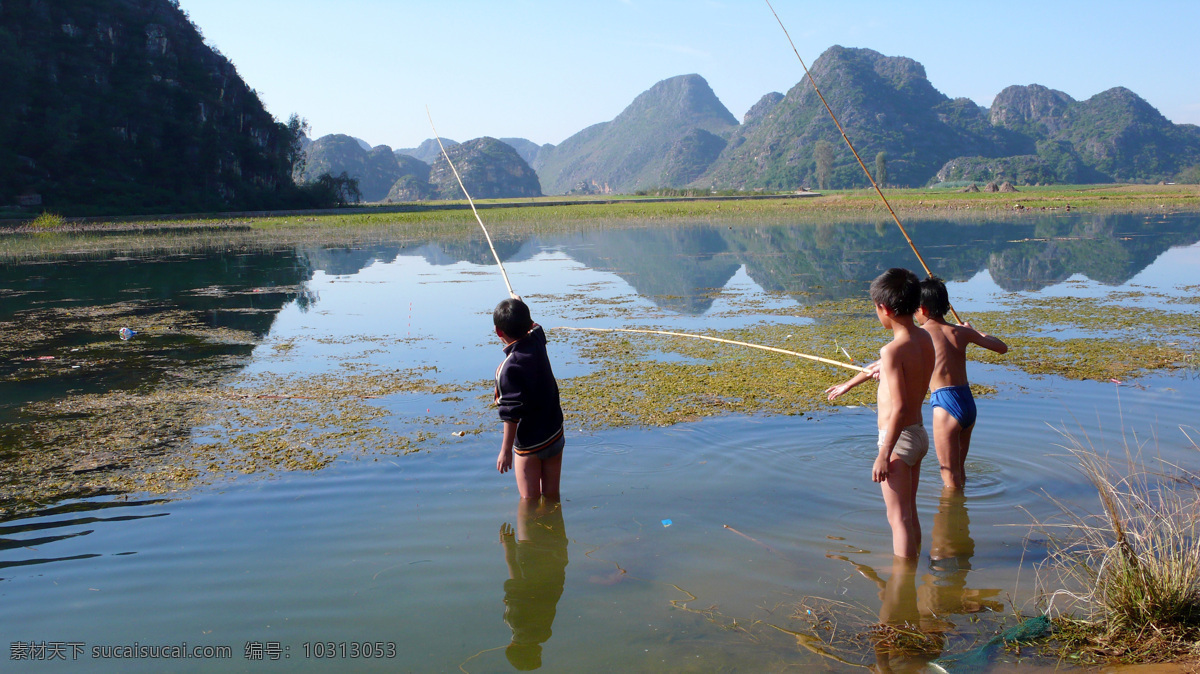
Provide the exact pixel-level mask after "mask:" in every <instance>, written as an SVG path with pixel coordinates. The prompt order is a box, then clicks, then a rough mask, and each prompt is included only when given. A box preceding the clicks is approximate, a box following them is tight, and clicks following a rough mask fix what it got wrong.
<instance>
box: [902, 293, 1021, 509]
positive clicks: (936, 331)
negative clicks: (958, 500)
mask: <svg viewBox="0 0 1200 674" xmlns="http://www.w3.org/2000/svg"><path fill="white" fill-rule="evenodd" d="M949 310H950V298H949V296H948V295H947V294H946V284H945V283H943V282H942V280H941V279H940V278H938V277H936V276H931V277H929V278H927V279H925V280H924V281H922V282H921V308H920V309H919V310H918V311H917V316H916V318H917V323H920V324H921V327H922V328H924V330H925V332H927V333H929V336H930V337H931V338H933V348H934V353H935V354H936V359H935V361H934V366H933V377H932V378H931V379H930V380H929V387H930V388H931V389H932V390H933V393H932V394H931V395H930V397H929V402H930V405H931V406H932V407H933V445H934V448H935V450H936V451H937V457H938V464H939V465H940V466H941V468H942V484H943V485H944V486H945V487H947V488H950V489H962V488H963V485H965V484H966V481H967V476H966V468H965V466H966V462H967V449H968V448H969V447H970V445H971V431H972V430H974V428H975V399H974V398H973V397H972V396H971V387H970V385H969V384H968V383H967V346H969V345H971V344H978V345H979V346H982V347H983V348H985V349H990V350H992V351H995V352H996V353H1005V352H1007V351H1008V346H1007V345H1006V344H1005V343H1004V342H1002V341H1000V340H999V339H996V338H995V337H991V336H989V335H986V334H984V333H982V332H979V331H978V330H976V329H975V328H973V327H971V324H970V323H969V322H966V323H963V324H962V325H950V324H949V323H947V322H946V312H947V311H949Z"/></svg>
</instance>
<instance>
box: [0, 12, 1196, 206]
mask: <svg viewBox="0 0 1200 674" xmlns="http://www.w3.org/2000/svg"><path fill="white" fill-rule="evenodd" d="M0 73H3V76H4V83H3V86H2V87H0V91H2V94H0V95H2V96H3V104H2V105H0V208H5V209H14V208H19V209H24V210H20V211H19V212H21V213H30V212H36V211H37V210H41V209H44V208H51V209H56V210H67V211H70V212H74V213H80V214H84V213H106V212H110V213H115V212H130V213H133V212H147V211H153V210H162V211H169V210H175V211H187V210H229V209H239V210H242V209H247V210H248V209H266V208H294V207H306V206H316V205H323V204H329V203H337V202H338V201H341V200H342V198H341V197H340V196H338V195H336V194H332V193H329V194H327V193H325V192H321V190H325V189H326V188H328V189H332V190H336V189H337V187H336V184H337V181H332V182H331V181H325V182H322V181H321V180H318V178H320V176H321V175H322V174H324V173H330V174H332V175H334V176H337V175H339V174H341V173H345V174H346V175H347V176H349V177H353V178H356V179H357V180H358V182H359V189H360V190H361V192H362V197H363V199H364V200H366V201H387V200H393V201H396V200H413V199H434V198H457V197H458V195H459V194H460V192H461V190H459V189H458V187H457V185H456V184H451V183H450V182H449V181H448V180H447V179H446V177H447V174H446V172H445V171H443V170H440V169H439V167H438V163H439V162H444V159H443V158H442V156H441V150H440V148H439V147H438V145H437V143H436V141H434V140H432V139H431V140H426V141H425V142H423V143H421V145H419V146H418V147H415V148H401V149H399V150H393V149H391V148H389V147H388V146H386V145H379V146H371V145H370V144H369V143H367V142H366V141H364V140H362V139H360V138H354V137H352V136H346V135H331V136H325V137H323V138H319V139H317V140H314V141H311V142H309V141H308V139H306V138H301V137H300V136H299V133H300V130H301V128H302V127H303V125H302V124H300V120H299V118H295V119H294V120H292V121H291V122H289V124H282V123H280V122H279V121H277V120H275V119H274V118H272V117H271V115H270V114H269V113H268V112H267V111H266V110H265V109H264V108H263V105H262V103H261V101H260V100H259V98H258V96H257V94H255V92H254V90H253V89H251V88H250V87H249V86H248V85H247V84H246V83H245V82H243V81H242V80H241V78H240V77H239V76H238V73H237V70H236V69H235V67H234V65H233V64H232V63H230V62H229V61H228V60H227V59H226V58H225V57H224V56H222V55H220V54H219V53H217V52H216V51H214V50H213V49H212V48H210V47H208V46H206V45H205V44H204V40H203V38H202V37H201V35H200V33H199V31H198V30H197V29H196V27H195V26H193V25H192V24H191V23H190V21H189V20H188V18H187V16H186V15H185V14H184V13H183V12H182V10H180V8H179V6H178V3H177V2H176V1H175V0H109V1H107V2H101V1H100V0H79V1H78V2H47V1H46V0H0ZM812 74H813V77H814V78H815V80H816V81H817V83H818V84H819V85H820V87H821V90H822V92H823V93H824V95H825V98H826V99H827V100H828V101H829V104H830V105H831V106H832V107H833V109H834V110H835V112H836V113H837V114H838V116H839V118H840V120H841V122H842V124H843V125H844V127H845V129H846V133H847V135H848V136H849V138H850V139H851V140H852V141H853V142H854V143H855V146H856V147H857V149H858V150H859V153H860V154H861V155H862V157H863V159H864V160H865V161H866V162H867V165H868V167H869V168H871V170H875V159H876V155H878V154H880V153H883V154H884V156H885V157H886V167H887V174H888V178H887V183H888V184H889V185H893V186H920V185H927V184H930V183H934V182H939V181H941V182H952V181H964V182H965V181H976V182H985V181H993V180H1008V181H1011V182H1014V183H1017V184H1022V183H1025V184H1029V183H1064V182H1069V183H1087V182H1113V181H1121V182H1158V181H1163V180H1172V179H1174V178H1175V177H1176V176H1185V175H1186V176H1200V127H1197V126H1196V125H1192V124H1173V123H1172V122H1171V121H1170V120H1168V119H1166V118H1165V117H1163V116H1162V115H1161V114H1160V113H1159V112H1158V111H1157V110H1156V109H1154V107H1153V106H1151V105H1150V104H1149V103H1147V102H1146V101H1145V100H1143V99H1142V98H1140V97H1139V96H1138V95H1137V94H1135V93H1134V92H1132V91H1130V90H1128V89H1125V88H1122V87H1116V88H1113V89H1109V90H1107V91H1103V92H1101V93H1099V94H1096V95H1095V96H1092V97H1091V98H1088V99H1086V100H1082V101H1077V100H1074V99H1073V98H1071V97H1070V96H1068V95H1067V94H1065V93H1063V92H1061V91H1056V90H1054V89H1050V88H1047V87H1045V86H1041V85H1038V84H1031V85H1027V86H1012V87H1008V88H1007V89H1004V90H1003V91H1001V92H1000V93H999V94H998V95H997V96H996V98H995V100H994V101H993V102H992V105H991V107H990V108H984V107H981V106H979V105H976V104H975V103H973V102H972V101H970V100H968V99H965V98H956V99H951V98H949V97H947V96H946V95H944V94H942V93H941V92H939V91H938V90H937V89H935V88H934V86H933V85H932V84H931V83H930V82H929V80H928V78H927V77H926V73H925V69H924V67H922V66H921V64H919V63H917V62H916V61H914V60H912V59H908V58H903V57H892V56H884V55H882V54H879V53H878V52H875V51H872V50H869V49H850V48H845V47H840V46H834V47H831V48H829V49H828V50H827V51H825V53H823V54H822V55H821V56H820V57H819V58H818V59H817V60H816V61H815V62H814V63H813V65H812ZM443 140H444V142H445V144H446V147H447V150H448V151H450V152H452V153H455V156H456V157H459V159H456V160H455V161H456V163H457V162H459V161H461V162H462V164H463V166H461V167H460V170H462V169H464V168H465V169H466V171H465V172H466V174H467V175H464V180H467V181H468V189H469V190H470V191H471V192H472V195H473V196H476V195H478V196H480V197H484V196H492V197H508V196H514V197H515V196H532V195H538V194H541V193H542V191H543V190H544V191H545V192H546V193H549V194H580V193H584V194H587V193H593V194H594V193H630V192H635V191H638V190H649V189H652V188H656V187H695V188H715V189H757V188H767V189H784V190H790V189H795V188H799V187H802V186H817V183H818V181H817V161H816V154H815V152H814V150H815V148H816V147H817V146H818V144H819V143H821V142H822V141H824V142H828V143H829V144H830V145H831V147H832V148H833V160H832V163H831V165H830V166H829V167H828V168H829V170H828V172H827V173H828V181H827V184H828V186H829V187H834V188H838V187H846V188H849V187H861V186H864V185H866V184H867V182H866V178H865V176H864V175H863V173H862V171H861V170H860V168H859V167H858V165H857V163H856V162H855V160H854V159H853V157H852V156H851V155H850V153H849V151H848V150H847V148H846V147H845V144H844V143H843V142H842V139H841V137H840V135H839V134H838V132H837V130H836V128H835V127H834V125H833V123H832V122H831V121H830V120H829V117H828V115H827V114H826V112H825V110H824V106H823V105H822V104H821V102H820V100H819V99H818V97H817V96H816V94H815V92H814V91H813V89H812V87H811V86H810V84H809V83H808V82H807V80H802V81H801V82H800V83H798V84H796V85H795V86H793V87H792V88H791V90H789V91H788V92H787V93H786V94H782V93H777V92H772V93H768V94H766V95H764V96H763V97H762V98H761V99H760V100H759V101H758V102H757V103H756V104H755V105H754V106H753V107H752V108H750V110H748V111H747V112H746V114H745V115H744V117H743V118H742V120H741V121H740V122H739V121H738V120H737V119H736V118H735V117H734V116H733V115H732V114H731V113H730V112H729V110H728V109H726V108H725V106H724V105H723V104H722V103H721V102H720V100H719V99H718V98H717V96H716V94H715V93H714V92H713V91H712V89H711V88H710V87H709V85H708V83H707V82H706V81H705V80H704V78H702V77H701V76H699V75H694V74H693V75H681V76H678V77H672V78H669V79H666V80H663V81H661V82H658V83H656V84H654V85H653V86H652V87H650V88H649V89H648V90H646V91H645V92H643V93H642V94H640V95H638V96H637V97H636V98H635V99H634V100H633V101H632V102H631V103H630V104H629V106H628V107H627V108H625V110H624V111H622V112H621V113H620V114H619V115H617V116H616V117H615V118H614V119H612V120H611V121H607V122H601V123H599V124H594V125H592V126H590V127H588V128H586V129H584V130H582V131H580V132H579V133H576V134H575V135H573V136H571V137H570V138H568V139H566V140H565V141H563V142H562V143H561V144H559V145H557V146H555V145H549V144H547V145H538V144H536V143H533V142H531V141H529V140H527V139H524V138H502V139H499V140H497V139H495V138H489V137H484V138H477V139H475V140H473V141H468V142H467V143H463V144H458V143H455V142H454V141H451V140H448V139H443ZM300 156H303V157H304V159H305V164H306V165H305V166H304V167H302V169H300V170H294V169H295V168H296V164H297V161H296V160H297V158H299V157H300ZM534 170H536V173H534ZM822 173H823V174H824V173H825V172H824V171H823V172H822ZM293 174H294V175H293ZM468 176H469V177H468ZM1192 179H1193V180H1194V179H1195V178H1192ZM297 180H298V181H300V182H301V183H303V184H302V185H299V186H298V185H297V183H296V181H297Z"/></svg>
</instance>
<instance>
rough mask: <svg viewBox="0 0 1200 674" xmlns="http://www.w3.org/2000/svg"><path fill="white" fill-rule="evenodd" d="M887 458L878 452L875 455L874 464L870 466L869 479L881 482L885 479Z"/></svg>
mask: <svg viewBox="0 0 1200 674" xmlns="http://www.w3.org/2000/svg"><path fill="white" fill-rule="evenodd" d="M887 468H888V460H887V457H886V456H884V455H883V453H882V452H880V454H879V456H877V457H875V465H873V466H871V481H872V482H883V481H884V480H886V479H887Z"/></svg>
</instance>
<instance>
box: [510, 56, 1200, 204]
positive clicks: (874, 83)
mask: <svg viewBox="0 0 1200 674" xmlns="http://www.w3.org/2000/svg"><path fill="white" fill-rule="evenodd" d="M812 74H813V78H814V79H815V80H816V82H817V85H818V86H819V87H820V88H821V92H822V93H823V94H824V95H825V98H826V100H827V101H828V102H829V104H830V106H831V107H832V108H833V110H834V111H835V113H836V114H837V115H838V118H839V120H840V121H841V122H842V125H843V127H844V128H845V129H846V133H847V135H848V136H849V137H850V139H851V141H852V142H853V143H854V144H855V147H856V149H857V150H858V151H859V154H860V155H861V156H862V157H863V159H864V160H865V161H866V162H867V164H868V168H870V169H871V170H874V162H875V157H876V155H877V154H878V153H880V152H884V153H886V154H885V156H886V164H887V169H888V176H889V177H888V183H889V184H891V185H897V186H920V185H925V184H929V183H931V182H937V181H946V180H971V181H981V182H986V181H991V180H1010V181H1013V182H1016V183H1025V184H1029V183H1063V182H1071V183H1086V182H1113V181H1123V182H1125V181H1129V182H1154V181H1160V180H1169V179H1171V178H1172V177H1173V176H1175V175H1176V174H1177V173H1179V172H1180V171H1182V170H1183V169H1185V168H1187V167H1190V166H1194V165H1196V164H1200V127H1197V126H1195V125H1192V124H1172V123H1171V122H1170V121H1169V120H1167V119H1166V118H1164V117H1163V116H1162V115H1161V114H1159V112H1158V111H1157V110H1155V109H1154V108H1153V107H1152V106H1150V105H1149V104H1148V103H1146V101H1144V100H1142V99H1141V98H1139V97H1138V96H1137V95H1136V94H1134V93H1133V92H1131V91H1129V90H1128V89H1124V88H1121V87H1117V88H1114V89H1110V90H1108V91H1104V92H1101V93H1100V94H1097V95H1096V96H1093V97H1092V98H1090V99H1088V100H1086V101H1075V100H1073V99H1072V98H1071V97H1070V96H1068V95H1066V94H1064V93H1062V92H1060V91H1054V90H1052V89H1048V88H1046V87H1042V86H1040V85H1036V84H1035V85H1030V86H1026V87H1009V88H1007V89H1005V90H1004V91H1002V92H1001V93H1000V94H999V95H998V96H997V97H996V99H995V101H994V103H993V105H992V107H991V108H990V109H988V108H983V107H981V106H979V105H976V104H975V103H974V102H972V101H970V100H969V99H966V98H957V99H951V98H949V97H947V96H946V95H944V94H942V93H941V92H939V91H938V90H937V89H935V88H934V87H933V85H932V84H931V83H930V82H929V80H928V78H927V77H926V75H925V69H924V67H923V66H921V64H920V63H917V62H916V61H914V60H912V59H908V58H903V57H889V56H883V55H882V54H879V53H878V52H875V51H872V50H870V49H848V48H845V47H840V46H835V47H831V48H829V49H828V50H826V51H825V53H824V54H822V55H821V56H820V57H819V58H818V59H817V60H816V62H814V63H813V66H812ZM822 140H824V141H826V142H828V143H830V144H831V145H832V147H833V149H834V160H833V164H832V167H831V172H830V180H829V185H830V186H831V187H861V186H864V185H866V184H867V179H866V177H865V176H864V175H863V173H862V170H861V168H860V167H859V166H858V164H857V162H856V161H855V159H854V158H853V156H852V155H851V153H850V151H849V149H848V148H846V146H845V144H844V142H843V141H842V138H841V136H840V135H839V134H838V131H837V129H836V127H835V126H834V124H833V122H832V121H831V120H830V119H829V116H828V114H827V112H826V111H825V108H824V106H823V105H822V103H821V101H820V99H819V98H818V96H817V95H816V93H815V92H814V91H813V88H812V86H811V84H810V83H809V82H808V81H807V79H805V80H801V81H800V82H799V83H798V84H797V85H796V86H794V87H792V89H791V90H790V91H788V93H787V94H786V95H784V94H780V93H777V92H773V93H769V94H767V95H765V96H763V98H762V99H761V100H760V101H759V102H758V103H756V104H755V105H754V106H753V107H752V108H751V109H750V110H749V111H748V112H747V113H746V115H745V117H744V118H743V121H742V123H741V124H739V123H738V122H737V121H736V120H735V119H734V118H733V116H732V115H731V114H729V111H728V110H726V109H725V107H724V106H723V105H722V104H721V103H720V101H718V100H717V98H716V96H715V95H714V94H713V93H712V90H711V89H710V88H709V87H708V84H707V83H706V82H705V81H704V79H703V78H702V77H700V76H699V75H684V76H680V77H674V78H671V79H667V80H663V81H662V82H659V83H658V84H656V85H654V86H653V87H651V88H650V89H649V90H647V91H646V92H644V93H642V94H641V95H639V96H638V97H637V98H636V99H635V100H634V101H633V103H631V104H630V106H629V107H628V108H626V109H625V111H624V112H622V113H621V114H620V115H618V116H617V117H616V118H615V119H613V120H612V121H611V122H603V123H601V124H596V125H594V126H591V127H588V128H587V129H584V130H583V131H580V132H579V133H577V134H575V135H574V136H572V137H570V138H568V139H567V140H565V141H563V142H562V143H561V144H559V145H558V146H557V147H555V148H553V149H552V150H549V151H543V152H542V153H540V154H539V155H538V157H537V158H536V159H535V161H534V162H533V166H534V168H535V169H537V171H538V175H539V177H540V178H541V179H542V183H543V185H544V186H545V188H546V191H547V192H548V193H552V194H554V193H557V194H564V193H572V192H632V191H634V190H637V189H646V188H652V187H683V186H688V185H690V186H693V187H705V188H709V187H711V188H715V189H754V188H768V189H795V188H798V187H801V186H816V185H817V175H816V173H817V172H816V159H815V157H814V152H813V150H814V147H815V145H816V143H817V142H818V141H822Z"/></svg>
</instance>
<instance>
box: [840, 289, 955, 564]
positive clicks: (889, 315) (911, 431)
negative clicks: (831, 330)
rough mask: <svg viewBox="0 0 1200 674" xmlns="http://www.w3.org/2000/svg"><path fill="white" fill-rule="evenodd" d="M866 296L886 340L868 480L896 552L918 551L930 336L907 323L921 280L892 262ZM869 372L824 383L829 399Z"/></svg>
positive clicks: (931, 361)
mask: <svg viewBox="0 0 1200 674" xmlns="http://www.w3.org/2000/svg"><path fill="white" fill-rule="evenodd" d="M871 301H872V302H874V303H875V315H876V316H878V317H879V322H880V324H882V325H883V327H884V328H887V329H889V330H891V331H892V341H891V342H888V343H887V345H885V346H884V347H883V348H882V349H880V350H879V363H878V364H877V365H873V366H872V367H871V368H868V370H872V371H873V370H874V369H876V368H877V369H878V373H879V401H878V402H879V443H878V447H879V455H878V456H877V457H876V458H875V463H874V465H873V466H871V480H872V481H874V482H878V483H880V487H881V488H882V490H883V503H884V505H885V506H887V518H888V524H889V525H891V528H892V552H893V553H894V554H895V555H896V556H897V557H904V558H912V557H916V556H917V555H918V554H920V550H921V523H920V522H919V521H918V520H917V482H918V480H919V479H920V475H921V459H923V458H925V454H926V453H928V452H929V435H928V434H927V433H926V432H925V423H924V420H923V419H922V417H921V412H922V409H921V408H922V403H923V402H924V400H925V391H926V390H928V389H929V378H930V376H931V375H932V374H933V367H934V350H933V340H932V339H931V338H930V337H929V334H928V333H927V332H925V331H924V330H922V329H920V328H919V327H917V326H916V324H915V323H913V314H914V313H916V311H917V309H918V307H919V306H920V304H921V282H920V280H918V279H917V276H916V274H914V273H912V272H911V271H908V270H907V269H898V268H892V269H889V270H887V271H886V272H884V273H882V274H880V275H879V277H878V278H876V279H875V280H874V281H872V282H871ZM868 376H870V372H868V373H864V374H860V375H857V376H855V377H854V379H851V380H850V381H848V382H846V383H844V384H839V385H838V386H831V387H830V388H829V389H827V392H828V393H829V397H830V399H831V400H832V399H833V398H836V397H837V396H839V395H841V394H842V393H845V392H846V391H847V390H849V388H851V387H853V386H854V385H857V384H859V383H861V382H863V381H866V379H867V378H868Z"/></svg>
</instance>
